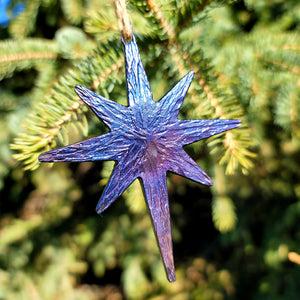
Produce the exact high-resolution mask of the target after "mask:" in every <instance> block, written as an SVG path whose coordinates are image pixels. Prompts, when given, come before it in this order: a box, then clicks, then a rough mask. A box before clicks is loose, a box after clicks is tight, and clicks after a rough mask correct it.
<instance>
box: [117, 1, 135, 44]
mask: <svg viewBox="0 0 300 300" xmlns="http://www.w3.org/2000/svg"><path fill="white" fill-rule="evenodd" d="M114 4H115V11H116V16H117V20H118V25H119V28H120V31H121V34H122V37H123V40H124V41H125V43H129V42H131V40H132V30H131V25H130V21H129V19H128V14H127V10H126V0H115V1H114Z"/></svg>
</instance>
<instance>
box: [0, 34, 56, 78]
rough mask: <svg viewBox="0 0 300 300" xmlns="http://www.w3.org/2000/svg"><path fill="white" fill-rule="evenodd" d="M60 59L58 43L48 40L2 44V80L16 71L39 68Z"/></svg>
mask: <svg viewBox="0 0 300 300" xmlns="http://www.w3.org/2000/svg"><path fill="white" fill-rule="evenodd" d="M57 58H58V47H57V44H56V42H53V41H49V40H46V39H26V40H24V41H23V40H22V41H19V40H11V41H3V42H0V66H1V68H0V78H1V77H2V78H4V77H7V76H11V74H12V73H13V72H14V71H15V70H18V71H20V70H24V69H29V68H32V67H37V66H39V65H41V64H42V63H47V62H48V61H53V60H56V59H57Z"/></svg>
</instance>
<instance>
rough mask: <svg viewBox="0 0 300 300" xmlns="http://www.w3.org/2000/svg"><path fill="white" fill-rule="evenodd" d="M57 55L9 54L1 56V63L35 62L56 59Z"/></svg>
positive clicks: (36, 53)
mask: <svg viewBox="0 0 300 300" xmlns="http://www.w3.org/2000/svg"><path fill="white" fill-rule="evenodd" d="M57 57H58V54H57V53H53V52H32V53H23V54H22V53H20V54H9V55H1V56H0V63H7V62H15V61H21V60H34V59H56V58H57Z"/></svg>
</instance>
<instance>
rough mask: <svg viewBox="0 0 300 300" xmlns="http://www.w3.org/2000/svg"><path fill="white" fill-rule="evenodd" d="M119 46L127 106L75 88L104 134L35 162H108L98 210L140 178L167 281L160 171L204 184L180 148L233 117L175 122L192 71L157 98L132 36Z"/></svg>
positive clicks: (170, 268)
mask: <svg viewBox="0 0 300 300" xmlns="http://www.w3.org/2000/svg"><path fill="white" fill-rule="evenodd" d="M123 45H124V48H125V63H126V78H127V97H128V104H129V105H128V106H123V105H121V104H118V103H116V102H114V101H112V100H109V99H106V98H105V97H102V96H100V95H98V94H96V93H94V92H92V91H90V90H89V89H87V88H84V87H81V86H75V92H76V93H77V94H78V96H79V97H80V98H81V99H82V100H83V101H84V102H85V103H86V104H87V105H88V106H89V107H90V108H91V109H92V110H93V112H94V113H95V114H96V115H97V117H98V118H99V119H100V120H101V121H103V123H104V124H105V125H107V126H108V128H109V129H110V132H108V133H106V134H103V135H100V136H97V137H93V138H90V139H87V140H85V141H82V142H78V143H75V144H73V145H69V146H66V147H63V148H60V149H56V150H51V151H49V152H46V153H42V154H41V155H40V156H39V160H40V161H41V162H60V161H78V162H79V161H96V160H114V161H115V162H116V164H115V167H114V169H113V172H112V175H111V177H110V179H109V182H108V184H107V186H106V188H105V190H104V192H103V194H102V196H101V198H100V200H99V202H98V204H97V208H96V211H97V213H102V212H103V211H104V210H105V209H106V208H107V207H108V206H109V205H110V204H111V203H112V202H114V201H115V200H116V199H117V198H118V197H119V196H121V194H122V193H123V192H124V191H125V190H126V189H127V187H128V186H129V185H130V184H131V183H132V182H133V181H134V180H135V179H137V178H138V179H140V182H141V184H142V187H143V190H144V195H145V198H146V202H147V205H148V208H149V212H150V215H151V219H152V223H153V227H154V232H155V235H156V238H157V242H158V246H159V249H160V252H161V256H162V259H163V263H164V266H165V269H166V273H167V278H168V280H169V281H170V282H172V281H175V278H176V277H175V267H174V260H173V250H172V237H171V225H170V212H169V201H168V189H167V181H166V173H167V172H168V171H170V172H173V173H177V174H179V175H181V176H184V177H187V178H189V179H191V180H194V181H196V182H199V183H201V184H205V185H208V186H210V185H212V184H213V183H212V181H211V179H210V178H209V176H208V175H207V174H206V173H205V172H204V170H202V169H201V168H200V166H199V165H198V164H197V163H196V162H195V161H193V160H192V159H191V158H190V156H189V155H188V154H187V153H186V152H185V151H184V150H183V146H185V145H187V144H191V143H194V142H196V141H199V140H201V139H203V138H207V137H210V136H212V135H215V134H218V133H221V132H224V131H226V130H230V129H233V128H236V127H238V126H239V125H240V124H241V122H240V121H239V120H179V119H178V113H179V110H180V108H181V105H182V103H183V100H184V97H185V95H186V93H187V91H188V88H189V86H190V84H191V81H192V79H193V76H194V72H193V71H191V72H189V73H188V74H187V75H186V76H184V77H183V78H182V79H181V80H180V81H179V82H178V83H177V84H176V85H175V86H174V87H173V88H172V89H171V90H170V91H169V92H168V93H167V94H166V95H165V96H163V97H162V98H161V99H160V100H159V101H158V102H155V101H154V100H153V98H152V92H151V89H150V85H149V82H148V79H147V76H146V73H145V70H144V67H143V64H142V61H141V58H140V55H139V51H138V48H137V45H136V41H135V38H134V36H133V38H132V41H131V42H130V43H125V42H123Z"/></svg>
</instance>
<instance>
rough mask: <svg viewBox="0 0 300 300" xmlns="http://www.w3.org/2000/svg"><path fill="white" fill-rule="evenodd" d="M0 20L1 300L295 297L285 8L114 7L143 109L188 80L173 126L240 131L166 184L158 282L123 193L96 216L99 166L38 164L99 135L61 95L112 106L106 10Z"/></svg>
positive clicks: (117, 86) (294, 85) (37, 5)
mask: <svg viewBox="0 0 300 300" xmlns="http://www.w3.org/2000/svg"><path fill="white" fill-rule="evenodd" d="M0 10H1V11H0V26H1V27H0V37H1V41H0V79H1V82H0V96H1V97H0V116H1V118H0V199H1V201H0V212H1V214H0V299H46V300H47V299H109V300H112V299H113V300H117V299H152V300H164V299H174V300H175V299H177V300H178V299H204V300H206V299H207V300H210V299H216V300H219V299H298V298H299V293H300V266H299V265H298V264H297V261H298V262H299V257H298V256H297V253H300V225H299V224H300V222H299V219H300V182H299V178H300V176H299V175H300V174H299V173H300V168H299V163H300V124H299V118H300V97H299V96H300V55H299V53H300V33H299V30H300V2H299V1H295V0H276V1H268V0H238V1H221V0H217V1H213V0H197V1H196V0H191V1H185V0H172V1H163V0H156V1H154V0H144V1H142V0H131V1H128V13H129V17H130V19H131V22H132V27H133V31H134V33H135V35H136V38H137V42H138V45H139V48H140V52H141V56H142V60H143V62H144V65H145V68H146V72H147V74H148V77H149V81H150V84H151V87H152V91H153V93H154V99H156V100H158V99H159V98H160V97H161V96H162V95H164V93H165V92H167V91H168V90H169V89H170V88H171V87H172V86H173V85H174V84H175V83H176V82H177V81H178V80H179V79H180V78H181V77H182V76H183V75H185V74H186V73H187V72H188V71H190V70H194V71H195V79H194V81H193V83H192V85H191V87H190V90H189V92H188V94H187V97H186V98H185V102H184V105H183V108H182V110H181V117H182V118H189V119H193V118H195V119H196V118H239V119H242V121H243V126H242V127H241V128H239V129H235V130H232V131H230V132H227V133H225V134H221V135H219V136H217V137H213V138H210V139H208V140H204V141H200V142H198V143H195V144H193V145H191V146H188V147H186V151H187V152H189V154H190V155H191V156H192V157H193V158H194V159H195V160H196V161H197V162H198V163H199V164H200V166H201V167H202V168H203V169H205V170H206V171H207V173H208V174H209V175H210V176H211V177H212V179H213V181H214V183H215V184H214V186H213V188H211V189H210V188H208V187H205V186H201V185H199V184H195V183H193V182H191V181H189V180H186V179H184V178H182V177H179V176H176V175H174V174H169V177H168V185H169V198H170V209H171V217H172V230H173V243H174V255H175V265H176V274H177V281H176V282H175V283H172V284H170V283H168V281H167V279H166V276H165V273H164V270H163V265H162V262H161V259H160V255H159V251H158V248H157V246H156V242H155V238H154V234H153V231H152V227H151V221H150V217H149V215H148V212H147V210H146V206H145V204H144V199H143V196H142V193H141V189H140V186H139V183H138V182H134V184H132V186H131V187H130V188H129V189H128V190H127V191H126V192H125V193H124V194H123V195H122V197H121V198H120V199H119V200H118V201H116V202H115V203H114V204H113V205H112V206H111V207H110V208H109V209H108V210H107V211H106V212H105V213H103V214H102V215H101V216H99V215H97V214H96V212H95V206H96V203H97V201H98V199H99V197H100V195H101V192H102V190H103V188H104V186H105V184H106V183H107V180H108V177H109V175H110V170H111V168H112V163H111V162H97V163H59V164H55V165H53V166H51V165H47V164H43V165H39V163H38V161H37V157H38V155H39V154H40V153H41V152H44V151H47V150H49V149H52V148H55V147H59V146H62V145H66V144H69V143H72V142H76V141H79V140H81V139H83V138H84V137H87V136H89V137H91V136H95V135H100V134H102V133H103V132H105V131H106V128H105V126H104V125H103V124H100V122H98V120H97V118H96V117H95V116H94V115H93V114H92V113H91V112H90V111H89V110H88V109H87V107H86V106H85V105H84V104H83V103H82V102H81V101H80V99H79V98H78V97H77V96H76V95H75V92H74V91H73V87H74V85H76V84H80V85H82V86H85V87H88V88H90V89H92V90H94V91H96V92H97V93H99V94H101V95H104V96H106V97H109V98H110V99H114V100H115V101H118V102H120V103H122V104H124V105H126V88H125V72H124V70H125V68H124V55H123V49H122V45H121V40H120V32H119V30H118V26H117V20H116V18H115V13H114V6H113V1H109V0H105V1H104V0H103V1H96V0H60V1H59V0H30V1H29V0H28V1H17V0H15V1H7V0H5V1H4V0H2V1H0ZM291 252H295V253H293V255H292V254H291ZM289 258H290V260H289Z"/></svg>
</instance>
